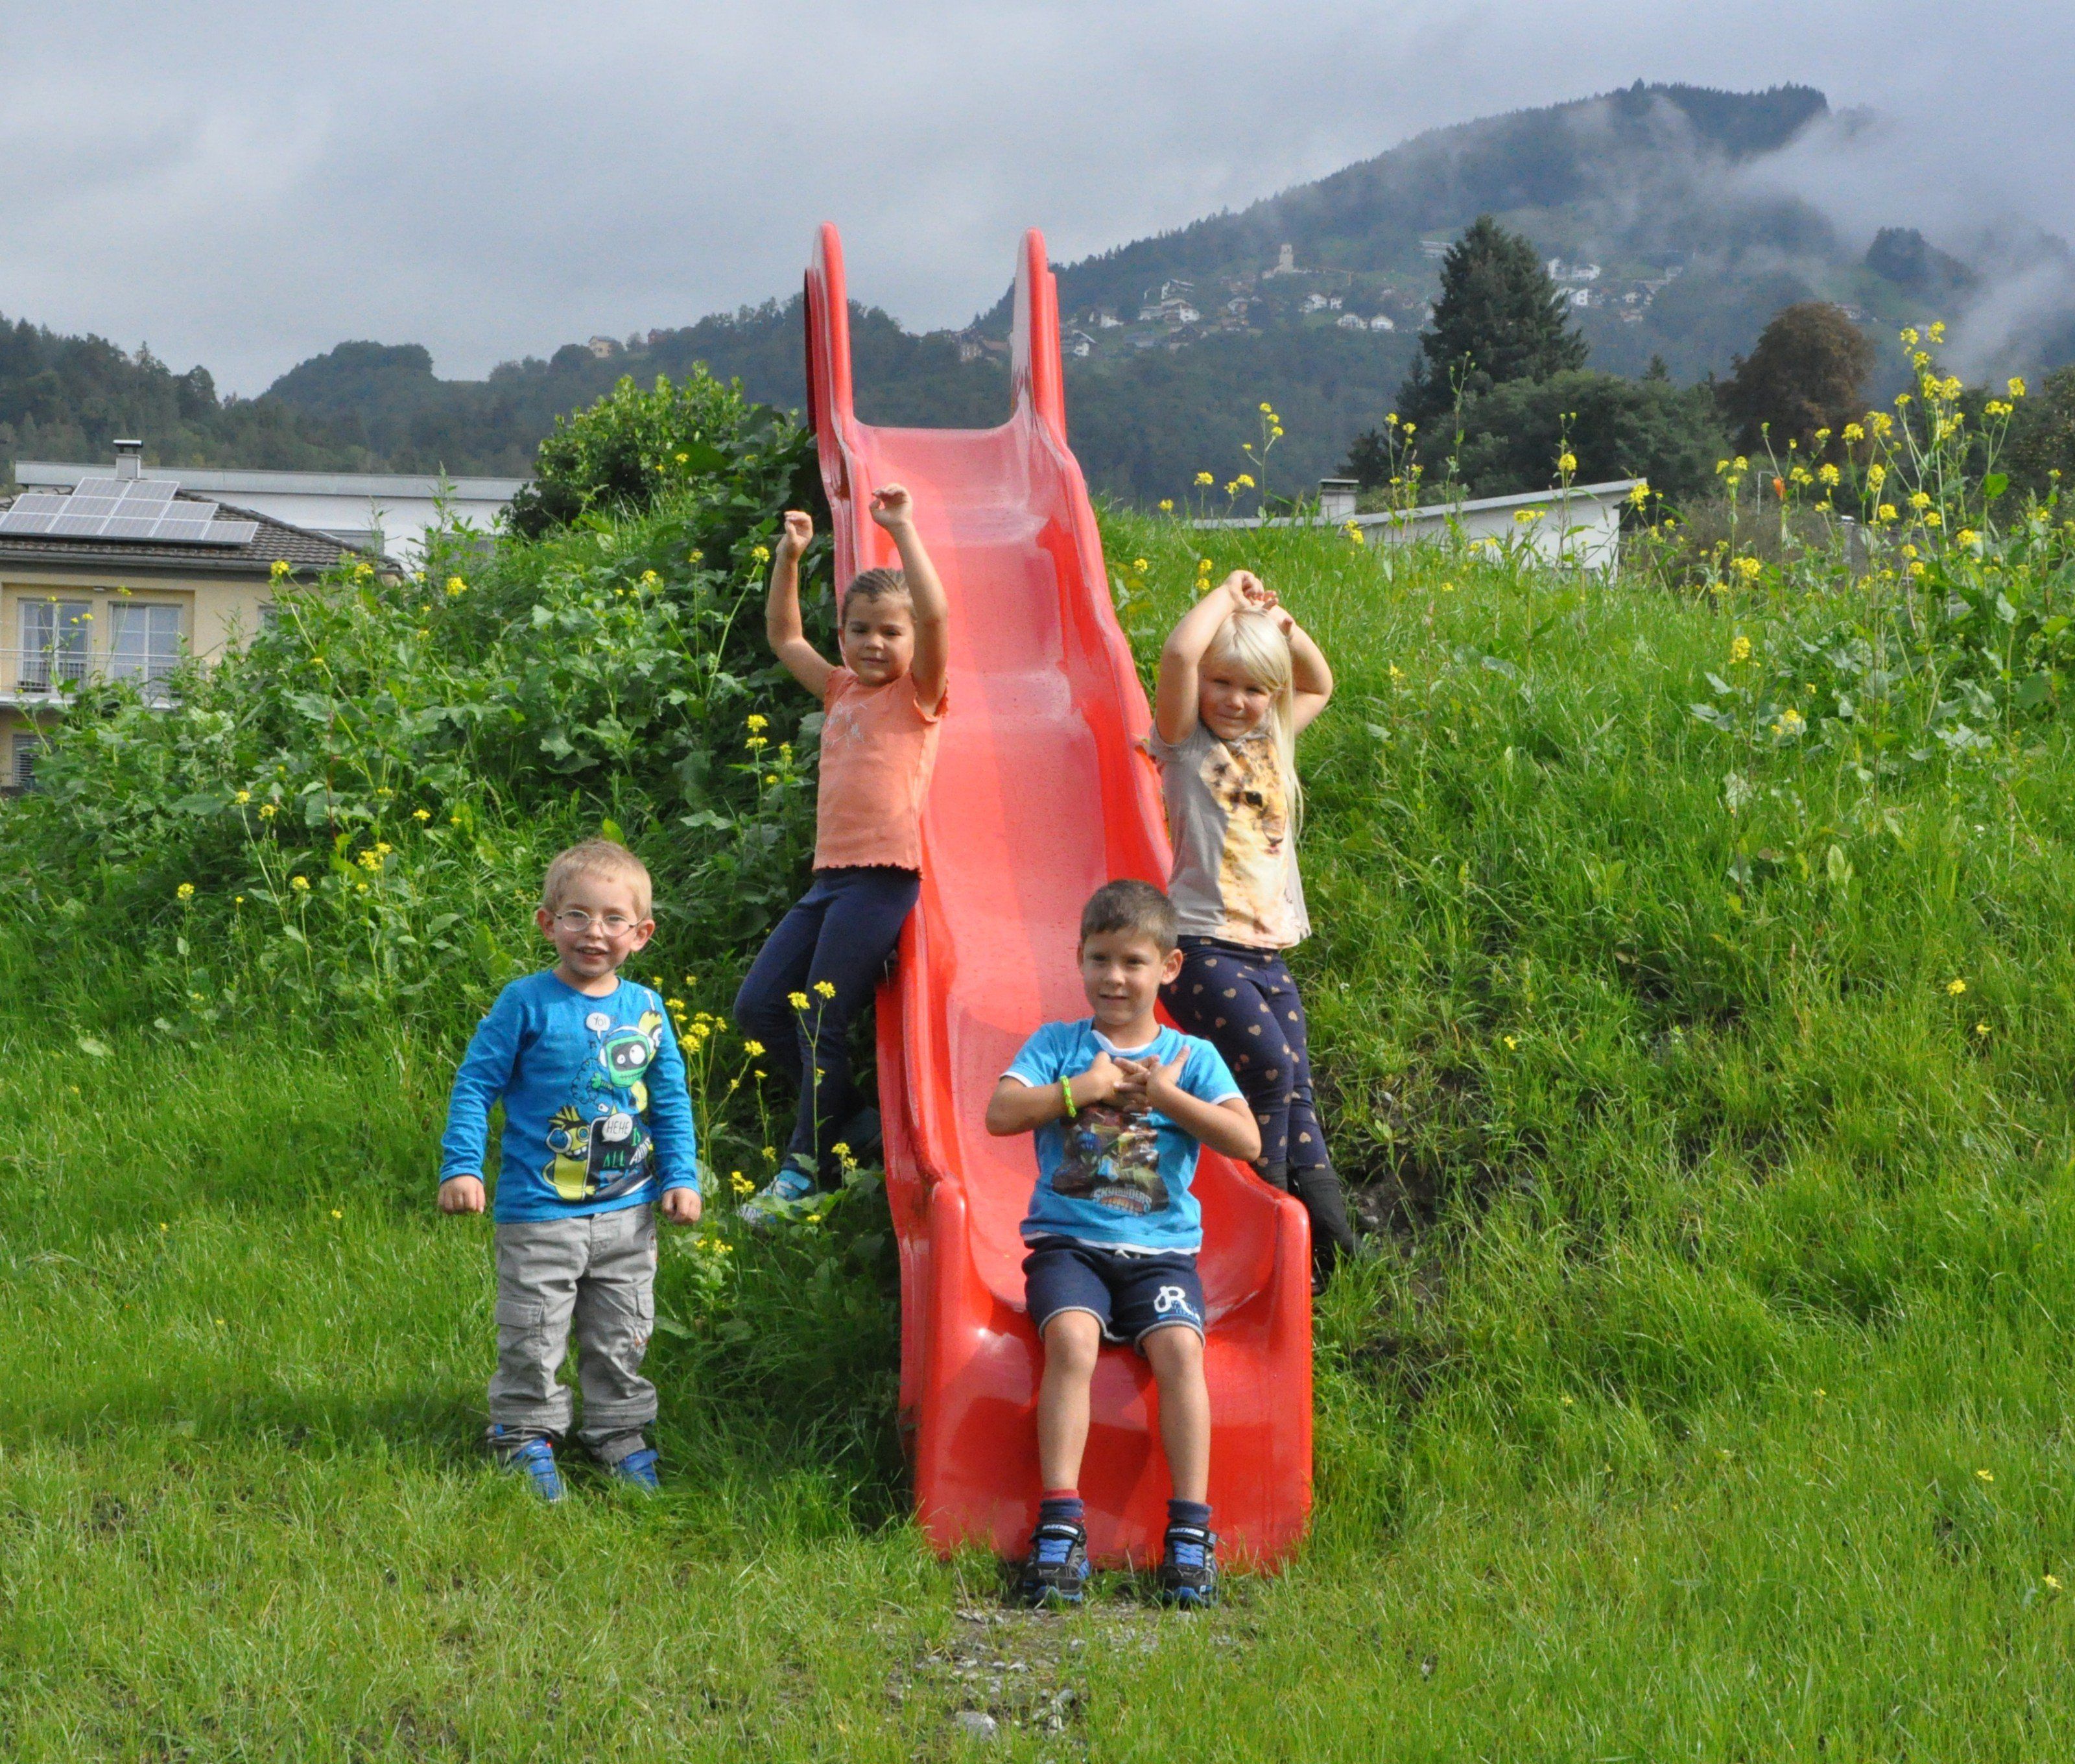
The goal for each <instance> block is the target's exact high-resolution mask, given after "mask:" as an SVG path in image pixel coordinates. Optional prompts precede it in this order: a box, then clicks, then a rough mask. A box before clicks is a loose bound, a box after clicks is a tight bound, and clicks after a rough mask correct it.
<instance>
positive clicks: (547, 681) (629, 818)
mask: <svg viewBox="0 0 2075 1764" xmlns="http://www.w3.org/2000/svg"><path fill="white" fill-rule="evenodd" d="M779 438H780V439H781V441H789V442H790V441H793V437H787V436H782V435H781V437H779ZM789 491H790V485H789V482H786V481H785V477H784V474H782V473H781V471H779V470H777V469H775V468H773V467H772V465H771V464H770V462H769V459H768V456H767V457H766V458H764V459H761V460H759V461H758V462H755V463H753V464H750V465H747V466H742V467H740V468H739V469H737V470H732V471H730V472H727V473H723V474H716V475H714V476H713V477H710V478H703V479H702V480H700V481H698V482H695V483H690V484H684V485H681V486H679V487H675V488H674V489H670V490H667V491H665V494H664V496H663V499H662V501H661V504H660V506H658V507H656V509H655V510H654V511H652V512H650V513H648V514H647V515H644V516H639V517H629V518H626V519H623V520H617V521H615V520H609V519H607V518H606V517H605V516H602V515H599V514H598V513H596V512H593V513H590V514H588V515H586V516H585V517H584V518H583V520H582V524H581V525H580V528H579V529H578V530H576V531H565V532H559V533H556V534H553V535H551V536H549V538H547V539H545V540H538V541H528V540H507V542H505V543H504V544H503V545H501V546H500V547H499V549H498V550H497V552H496V553H495V554H494V555H493V556H492V557H490V558H488V559H487V560H485V559H483V558H481V557H477V556H475V555H474V554H473V553H463V552H461V551H458V550H457V551H454V552H451V553H446V554H444V555H440V556H437V557H434V558H433V559H432V560H431V561H429V565H428V568H427V569H425V571H424V572H421V573H420V574H418V575H416V576H412V577H409V578H400V577H394V576H389V577H378V576H377V575H376V574H375V573H374V571H373V570H371V569H370V568H369V567H368V566H367V565H364V564H362V565H358V566H356V567H355V568H354V569H353V570H352V571H351V572H350V573H349V574H345V575H342V576H340V577H338V578H333V579H332V580H330V581H328V582H325V583H322V584H321V585H318V586H314V587H312V588H309V589H305V590H293V591H284V592H281V593H280V594H279V595H278V598H277V604H278V605H279V606H280V608H281V611H280V616H279V618H278V619H277V620H276V621H275V624H274V625H273V627H271V629H268V630H266V631H261V632H259V634H258V635H257V636H255V638H254V639H253V640H252V642H251V644H250V645H249V647H247V648H245V649H244V650H243V651H242V652H239V653H235V654H232V655H230V656H226V658H225V659H223V660H222V661H221V662H219V663H217V665H214V666H213V667H211V668H209V669H190V670H188V672H187V673H185V674H184V675H183V676H182V677H180V679H179V681H178V682H177V695H178V698H179V700H180V705H179V708H178V709H177V710H175V711H174V712H172V713H171V714H168V713H167V712H165V711H164V710H155V709H153V708H151V707H150V706H147V705H146V704H145V703H143V702H142V701H141V700H140V699H139V698H138V697H137V696H136V695H135V694H132V693H128V692H125V691H122V690H116V689H111V690H107V691H103V692H97V693H96V694H93V695H92V696H91V697H90V698H83V699H82V700H81V702H78V703H77V704H76V705H75V706H73V707H72V713H71V714H70V715H69V716H68V718H67V720H66V723H65V724H64V727H62V729H60V731H58V733H57V735H56V738H55V740H54V742H53V744H52V749H51V751H50V752H49V753H48V755H46V756H44V757H43V759H42V760H39V764H38V771H37V781H38V789H36V790H35V792H33V793H30V794H29V795H27V796H26V797H23V798H21V799H19V801H14V802H13V803H12V804H10V805H8V806H7V807H6V809H5V810H0V852H4V854H5V856H4V859H0V861H4V863H5V866H6V868H5V870H4V872H0V934H5V935H6V937H7V938H9V939H10V940H11V942H13V943H14V946H15V948H14V954H15V956H16V958H17V959H18V960H19V962H20V963H22V964H23V967H24V971H25V972H26V973H28V974H31V975H35V976H38V978H36V979H33V980H32V981H31V982H30V983H31V985H32V986H33V987H34V988H36V989H38V990H39V991H40V992H41V993H42V994H43V1000H44V1001H45V1002H48V1003H52V1004H57V1005H59V1006H60V1007H61V1008H68V1009H75V1010H77V1011H78V1012H81V1013H82V1014H83V1015H85V1016H89V1017H92V1018H93V1019H95V1020H100V1021H109V1020H114V1021H120V1020H122V1018H124V1017H141V1018H142V1019H143V1020H144V1021H151V1022H155V1023H156V1024H157V1025H159V1027H160V1028H161V1029H167V1030H171V1031H173V1032H176V1033H189V1032H192V1031H194V1030H196V1029H201V1028H203V1027H205V1026H207V1025H214V1024H217V1023H220V1022H222V1021H226V1020H227V1019H232V1018H237V1017H251V1016H260V1015H264V1016H267V1017H289V1018H292V1019H294V1020H296V1021H299V1022H300V1023H301V1024H302V1025H304V1027H305V1028H307V1029H309V1031H311V1032H313V1033H320V1034H331V1033H336V1032H337V1031H338V1030H339V1029H341V1028H342V1027H347V1026H351V1025H362V1026H365V1025H371V1024H372V1025H384V1026H387V1025H395V1024H398V1023H403V1024H407V1025H413V1024H414V1025H420V1026H422V1027H424V1028H426V1029H430V1030H432V1031H433V1032H435V1033H440V1032H445V1031H446V1030H449V1029H453V1028H454V1027H456V1026H458V1025H464V1024H466V1023H467V1022H470V1021H473V1018H474V1014H475V1013H476V1012H478V1010H479V1009H480V1008H481V1007H482V1005H483V1003H484V1002H485V1001H486V1000H487V997H488V996H489V994H490V992H491V990H492V989H493V988H495V987H496V986H497V985H499V984H500V983H503V981H504V980H505V979H508V978H510V977H511V975H512V973H513V972H514V971H516V967H518V965H519V964H520V963H522V962H531V961H532V960H533V959H536V954H537V949H536V940H535V938H534V935H533V932H532V925H531V923H530V916H531V908H532V904H533V901H534V900H535V898H536V890H537V888H538V887H539V883H540V870H541V868H542V866H543V865H544V864H545V862H546V859H548V857H549V855H552V853H553V851H554V850H555V849H556V848H557V847H558V846H560V845H561V844H563V843H567V842H569V841H570V840H572V839H576V838H578V837H581V836H584V835H586V834H594V833H596V832H597V831H598V830H599V829H600V827H601V826H602V825H603V826H606V827H607V830H609V831H613V832H615V833H620V834H623V836H624V837H625V838H626V839H627V840H628V841H629V843H632V845H633V846H634V847H636V849H637V850H638V851H641V853H642V854H643V855H644V858H645V859H647V860H648V863H649V865H650V867H651V868H652V870H653V871H654V872H655V873H656V879H657V895H658V903H659V911H658V913H657V917H658V920H659V922H660V923H661V926H662V930H661V933H660V935H659V942H658V944H657V945H656V946H654V949H655V959H654V970H655V971H657V972H662V971H671V972H677V971H682V970H683V969H685V967H690V966H692V965H693V964H692V963H691V960H690V955H691V952H693V951H694V950H696V951H697V952H698V964H697V966H696V967H695V968H694V971H706V972H710V973H712V975H713V979H714V983H719V979H720V978H721V976H720V975H719V972H718V971H716V970H714V966H713V964H714V963H715V962H716V961H719V962H722V963H724V962H725V960H726V958H727V952H729V951H731V950H735V949H736V948H738V947H740V946H744V945H746V944H748V942H751V941H752V940H753V939H754V938H756V936H757V935H758V934H760V933H761V931H762V930H764V928H765V926H766V925H768V923H769V921H770V920H771V919H772V917H773V916H774V914H775V913H777V911H778V910H780V909H781V908H782V906H783V905H784V903H785V901H786V900H787V899H788V898H789V895H790V893H791V892H792V891H793V889H794V888H795V887H796V885H797V883H798V880H799V879H800V876H801V872H803V871H804V869H805V867H806V857H807V852H808V842H809V838H810V830H811V826H812V779H811V762H810V758H809V756H810V752H811V749H812V741H813V733H814V724H815V723H817V722H818V714H816V715H811V716H810V715H809V714H806V713H808V712H810V710H812V706H811V702H810V701H808V700H806V698H804V697H803V695H802V694H800V693H799V692H797V690H796V689H793V686H792V685H791V682H790V681H789V679H787V678H786V677H785V676H784V675H783V674H782V673H781V672H780V671H779V670H777V669H776V668H775V667H774V666H773V665H772V662H771V659H770V656H769V655H768V652H767V651H766V649H765V648H764V643H763V639H762V628H761V620H760V618H759V616H758V607H759V605H760V600H761V597H762V594H763V584H764V570H765V565H766V562H767V561H768V555H769V553H768V549H766V547H765V545H764V539H766V538H768V536H769V534H770V533H771V532H772V531H773V530H774V528H775V526H776V522H777V515H778V512H779V511H780V509H781V507H782V505H783V503H784V502H785V499H786V496H787V495H789ZM808 565H809V569H810V574H811V573H812V572H813V571H814V569H816V568H817V566H819V567H820V568H821V569H823V570H824V571H825V569H826V547H825V545H823V546H819V547H818V548H817V549H816V550H815V551H814V553H810V557H809V559H808ZM283 587H284V590H285V588H286V585H285V584H284V585H283ZM809 598H810V602H812V603H813V605H814V607H815V608H816V613H815V616H817V617H818V618H822V619H826V603H827V597H826V594H824V595H821V596H814V595H810V596H809ZM638 965H639V966H640V967H641V968H642V969H643V970H644V971H648V968H649V962H648V959H646V958H644V960H643V962H642V963H640V964H638Z"/></svg>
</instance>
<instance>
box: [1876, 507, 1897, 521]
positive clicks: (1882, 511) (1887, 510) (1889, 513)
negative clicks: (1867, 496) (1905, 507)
mask: <svg viewBox="0 0 2075 1764" xmlns="http://www.w3.org/2000/svg"><path fill="white" fill-rule="evenodd" d="M1898 513H1899V510H1897V508H1896V507H1895V504H1894V503H1882V504H1881V505H1880V507H1878V508H1877V509H1875V510H1874V520H1895V518H1896V516H1897V515H1898Z"/></svg>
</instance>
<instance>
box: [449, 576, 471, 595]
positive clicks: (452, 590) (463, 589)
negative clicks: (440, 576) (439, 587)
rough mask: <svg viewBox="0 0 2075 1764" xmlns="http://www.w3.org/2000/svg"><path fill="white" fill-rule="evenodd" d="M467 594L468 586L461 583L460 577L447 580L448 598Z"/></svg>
mask: <svg viewBox="0 0 2075 1764" xmlns="http://www.w3.org/2000/svg"><path fill="white" fill-rule="evenodd" d="M467 592H468V584H467V583H466V582H463V581H462V579H461V578H460V577H458V576H449V577H448V578H447V594H448V596H449V598H452V597H453V596H454V595H456V594H466V593H467Z"/></svg>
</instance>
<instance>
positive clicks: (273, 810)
mask: <svg viewBox="0 0 2075 1764" xmlns="http://www.w3.org/2000/svg"><path fill="white" fill-rule="evenodd" d="M280 812H281V805H280V803H278V802H263V803H261V804H260V805H259V818H260V819H261V820H263V821H271V820H272V819H273V818H274V817H275V815H277V814H280Z"/></svg>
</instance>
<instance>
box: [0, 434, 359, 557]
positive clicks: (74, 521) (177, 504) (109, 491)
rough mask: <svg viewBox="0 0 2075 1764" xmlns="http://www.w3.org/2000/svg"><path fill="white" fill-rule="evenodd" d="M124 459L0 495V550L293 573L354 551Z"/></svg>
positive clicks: (10, 554)
mask: <svg viewBox="0 0 2075 1764" xmlns="http://www.w3.org/2000/svg"><path fill="white" fill-rule="evenodd" d="M123 450H125V451H126V449H123ZM128 465H129V462H127V461H125V462H122V463H121V464H119V465H118V475H116V476H113V477H106V478H81V480H80V482H79V483H78V485H77V487H75V488H74V489H73V490H72V492H71V494H70V495H63V494H59V493H55V492H52V491H43V490H34V491H25V492H24V493H23V494H22V495H19V496H17V497H15V498H14V500H13V501H12V502H0V559H8V560H11V561H17V562H24V563H26V562H27V561H31V559H32V558H33V559H34V560H35V561H39V562H52V563H57V562H68V563H78V564H83V565H93V566H94V567H97V568H106V567H108V566H110V565H114V566H116V567H132V568H136V569H143V570H151V571H154V572H162V571H166V570H169V569H177V570H180V571H182V572H191V571H194V570H197V569H202V570H209V571H211V572H214V571H218V570H222V571H225V572H228V573H231V574H246V573H247V572H251V571H255V570H256V571H259V572H261V573H268V572H271V570H272V569H273V567H274V565H275V563H277V562H285V563H287V564H288V565H289V567H290V568H291V569H292V570H293V571H294V572H295V573H296V574H298V575H302V574H314V573H317V572H320V571H322V570H326V569H332V568H333V567H334V566H335V565H338V563H339V562H340V561H341V560H342V559H347V558H357V557H362V556H363V555H364V554H363V553H359V552H357V551H356V550H355V549H354V548H353V547H352V546H350V545H342V544H341V543H340V542H339V541H338V540H335V539H330V538H328V537H326V536H325V535H324V534H322V533H319V532H310V531H309V529H308V528H302V527H294V526H291V525H290V524H288V522H286V521H284V520H275V519H274V518H273V517H272V516H267V515H263V514H260V513H258V512H257V511H254V510H251V509H244V508H236V507H227V506H226V505H224V504H222V503H214V502H209V501H206V500H205V499H202V498H201V497H197V496H192V495H183V494H181V492H180V487H179V485H178V484H176V482H173V481H172V479H170V478H147V477H144V476H142V475H135V476H132V475H128V474H126V473H125V472H124V470H123V467H124V466H128ZM130 470H131V471H135V470H136V468H135V466H130ZM368 561H371V562H379V561H380V560H379V559H376V558H374V557H369V559H368Z"/></svg>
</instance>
